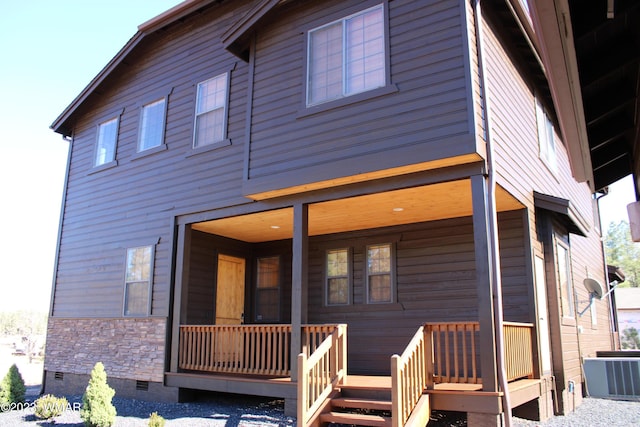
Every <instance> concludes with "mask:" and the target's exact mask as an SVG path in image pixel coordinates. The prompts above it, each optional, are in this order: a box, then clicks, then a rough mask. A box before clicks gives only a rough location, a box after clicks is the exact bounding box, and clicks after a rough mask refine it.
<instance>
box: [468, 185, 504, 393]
mask: <svg viewBox="0 0 640 427" xmlns="http://www.w3.org/2000/svg"><path fill="white" fill-rule="evenodd" d="M471 199H472V200H471V202H472V205H473V240H474V246H475V259H476V290H477V294H478V296H477V300H478V321H479V323H480V369H481V373H482V390H483V391H490V392H494V391H498V376H497V367H496V336H495V327H494V313H493V297H492V294H493V292H492V289H493V280H494V278H493V273H492V267H491V265H492V252H491V247H492V245H491V242H490V238H491V232H490V231H491V229H490V227H489V220H490V218H489V203H488V198H487V182H486V178H485V176H483V175H473V176H472V177H471Z"/></svg>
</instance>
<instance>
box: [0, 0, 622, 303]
mask: <svg viewBox="0 0 640 427" xmlns="http://www.w3.org/2000/svg"><path fill="white" fill-rule="evenodd" d="M178 3H180V1H179V0H153V1H131V0H108V1H107V0H30V1H25V2H18V1H8V2H4V4H3V5H2V10H1V12H0V58H1V59H0V61H1V62H0V129H3V130H4V132H5V133H4V134H3V135H2V136H0V203H1V205H0V206H1V209H0V224H2V226H3V230H2V231H0V312H2V311H9V310H16V309H21V310H26V309H35V310H40V311H46V310H47V309H48V307H49V301H50V295H51V286H52V280H53V268H54V259H55V249H56V243H57V236H58V225H59V218H60V208H61V200H62V194H63V185H64V176H65V170H66V160H67V152H68V147H69V144H68V143H67V142H66V141H64V140H63V139H62V137H61V136H60V135H58V134H56V133H54V132H53V131H52V130H51V129H50V128H49V126H50V125H51V123H52V122H53V121H54V120H55V119H56V117H58V115H59V114H60V113H62V111H63V110H64V109H65V108H66V107H67V105H69V104H70V103H71V102H72V101H73V99H74V98H75V97H76V96H77V95H78V94H79V93H80V92H81V91H82V89H84V87H86V86H87V84H89V82H90V81H91V79H93V77H95V76H96V75H97V74H98V73H99V72H100V70H101V69H102V68H103V67H104V66H105V65H106V64H107V63H108V62H109V61H110V60H111V58H113V57H114V56H115V54H116V53H117V52H118V51H119V50H120V49H121V48H122V47H123V46H124V45H125V44H126V43H127V41H128V40H129V39H130V38H131V37H133V35H134V34H135V33H136V31H137V26H138V25H139V24H141V23H143V22H145V21H147V20H148V19H150V18H153V17H154V16H156V15H158V14H160V13H162V12H164V11H165V10H167V9H169V8H171V7H173V6H175V5H176V4H178ZM625 182H626V184H625ZM633 200H634V197H633V187H632V184H631V180H630V179H627V180H626V181H624V180H623V181H622V182H621V183H620V184H616V185H614V186H612V187H611V191H610V193H609V195H607V196H606V197H605V198H603V200H602V202H601V208H602V223H603V225H604V227H605V229H606V226H607V225H608V224H609V222H610V221H614V222H618V221H620V220H627V216H626V205H627V203H630V202H632V201H633Z"/></svg>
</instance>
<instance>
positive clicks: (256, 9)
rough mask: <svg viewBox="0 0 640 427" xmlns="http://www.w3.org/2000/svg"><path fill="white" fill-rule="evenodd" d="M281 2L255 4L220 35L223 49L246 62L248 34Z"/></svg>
mask: <svg viewBox="0 0 640 427" xmlns="http://www.w3.org/2000/svg"><path fill="white" fill-rule="evenodd" d="M281 1H282V0H261V1H259V2H258V3H256V4H255V5H254V6H253V7H252V8H251V9H250V10H249V11H248V12H247V13H246V14H245V15H244V16H243V17H242V19H240V20H239V21H238V22H236V23H235V24H234V25H232V26H231V27H229V29H228V30H227V31H225V32H224V34H222V37H221V41H222V45H223V46H224V48H225V49H227V50H228V51H229V52H231V53H232V54H234V55H236V56H238V57H239V58H241V59H243V60H245V61H246V60H247V57H246V54H245V51H246V44H247V39H248V36H249V34H251V32H252V31H253V29H254V28H255V26H256V25H257V24H258V22H259V21H260V20H261V19H262V18H263V17H264V16H265V15H267V14H268V13H269V12H270V11H271V10H272V9H273V8H274V7H276V6H277V5H278V4H279V3H280V2H281Z"/></svg>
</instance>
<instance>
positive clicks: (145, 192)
mask: <svg viewBox="0 0 640 427" xmlns="http://www.w3.org/2000/svg"><path fill="white" fill-rule="evenodd" d="M243 4H246V2H240V1H234V2H233V5H231V4H230V3H227V4H226V5H224V6H223V7H218V6H213V7H211V8H209V9H206V10H205V11H204V12H203V13H201V14H196V15H194V16H193V17H191V18H188V19H185V20H184V21H180V22H177V23H175V24H173V25H172V26H170V27H169V28H167V29H166V30H165V31H162V32H160V33H158V34H157V35H154V36H150V37H148V38H147V39H145V41H143V42H142V44H140V45H138V46H137V47H136V48H135V50H134V51H133V52H132V53H131V54H130V56H129V58H127V61H125V62H123V63H122V64H121V65H120V67H119V68H118V70H117V72H116V73H114V76H113V78H112V79H109V80H107V81H106V83H105V84H104V85H102V86H101V87H100V88H99V90H98V91H97V92H96V93H95V94H94V95H93V97H92V98H91V101H90V102H88V103H87V104H86V105H87V106H90V107H91V110H88V111H85V112H84V113H82V112H80V113H81V114H80V118H79V120H78V121H77V123H76V126H75V129H74V140H73V147H72V153H71V163H70V170H69V182H68V191H67V199H66V203H65V212H64V222H63V229H62V235H61V241H60V253H59V262H58V272H57V279H56V289H55V300H54V305H53V315H55V316H61V317H65V316H69V317H94V316H100V317H119V316H121V315H122V300H123V293H124V267H125V266H124V264H125V253H126V248H128V247H135V246H141V245H151V244H156V243H157V244H156V256H155V271H154V279H153V310H152V314H153V315H161V316H166V315H167V314H168V305H169V284H170V274H171V271H170V268H171V260H170V251H171V247H172V245H173V241H172V239H173V226H172V217H173V216H175V215H176V214H178V213H181V212H195V211H201V210H205V209H212V208H215V207H218V206H226V205H235V204H238V203H244V202H246V199H244V198H243V197H241V196H240V195H241V183H242V164H243V163H242V157H243V150H244V148H243V144H244V134H245V133H244V128H245V111H246V99H247V88H248V85H247V82H248V78H247V71H248V66H247V64H246V63H244V62H242V61H239V60H238V59H237V58H235V57H234V56H232V55H231V54H230V53H228V52H227V51H225V50H224V49H223V48H222V46H221V44H220V35H221V33H222V32H223V31H224V30H225V29H226V28H227V27H228V26H230V25H231V24H232V23H233V22H234V21H235V19H237V18H238V17H237V15H236V14H238V13H242V11H243V10H246V9H245V7H244V6H243ZM234 66H235V69H234V70H233V71H232V73H231V98H230V111H229V117H230V120H229V126H228V136H229V138H230V139H231V141H232V144H231V146H227V147H223V148H220V149H217V150H213V151H207V152H202V153H199V154H196V155H193V156H190V154H192V149H191V144H192V133H193V132H192V129H193V116H194V103H195V84H196V83H197V82H199V81H202V80H205V79H207V78H210V77H213V76H215V75H217V74H219V73H222V72H225V71H229V70H231V69H232V68H233V67H234ZM168 90H172V91H171V94H170V95H169V98H168V114H167V119H166V123H167V124H166V135H165V142H166V148H167V149H166V150H163V151H160V152H157V153H154V154H151V155H147V156H143V157H138V156H136V144H137V137H138V123H139V108H140V106H141V105H142V104H143V103H144V102H148V101H151V100H153V99H155V97H154V96H153V95H154V94H156V93H165V94H166V93H168ZM122 109H124V112H123V114H122V116H121V123H120V133H119V138H118V147H117V155H116V159H117V161H118V165H117V166H116V167H113V168H110V169H106V170H102V171H98V172H96V171H93V169H92V166H93V154H94V149H95V142H96V126H97V124H98V123H99V122H100V121H101V120H104V119H106V118H109V117H110V116H111V115H112V114H113V113H114V112H116V111H122Z"/></svg>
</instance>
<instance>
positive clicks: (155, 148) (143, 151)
mask: <svg viewBox="0 0 640 427" xmlns="http://www.w3.org/2000/svg"><path fill="white" fill-rule="evenodd" d="M158 102H163V103H164V108H163V114H162V129H161V131H160V144H158V145H154V146H153V147H149V148H145V149H141V148H140V143H141V142H142V131H143V124H144V111H145V108H146V107H148V106H150V105H152V104H156V103H158ZM168 107H169V96H168V95H164V96H159V97H157V98H154V99H151V100H149V101H148V102H145V103H144V104H142V105H141V106H140V108H139V111H140V113H139V118H138V138H137V141H136V155H138V156H144V155H147V154H151V153H155V152H157V151H160V150H161V149H163V147H164V148H165V149H166V145H167V144H166V141H165V136H166V129H167V112H168V110H169V108H168Z"/></svg>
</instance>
